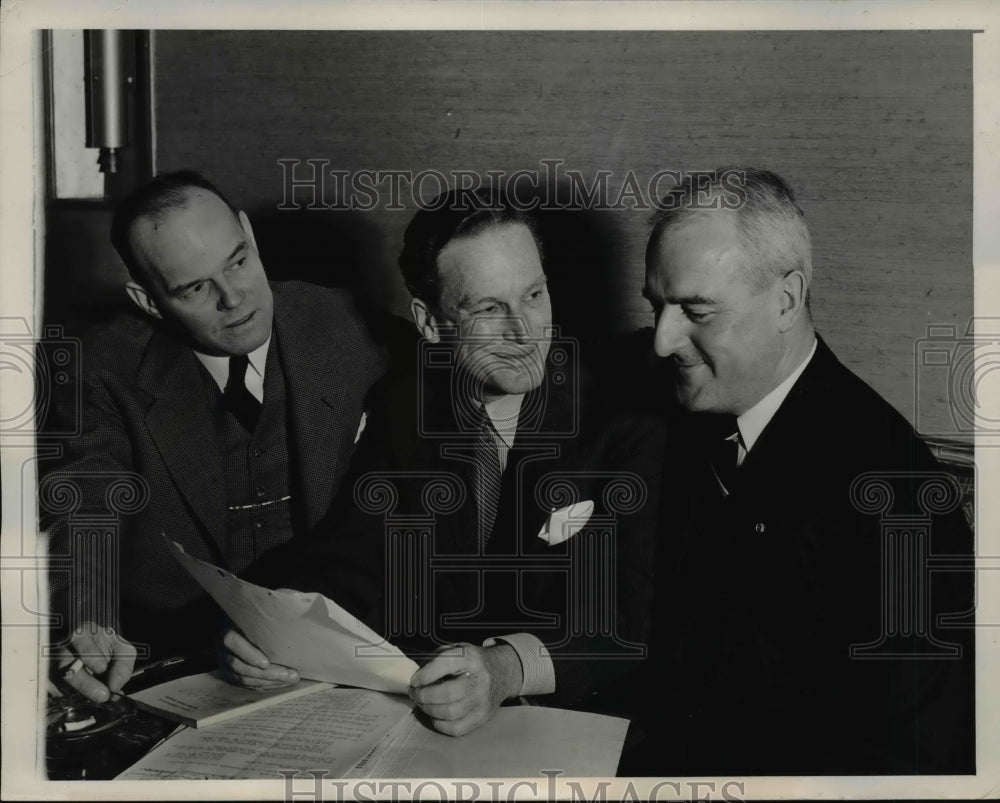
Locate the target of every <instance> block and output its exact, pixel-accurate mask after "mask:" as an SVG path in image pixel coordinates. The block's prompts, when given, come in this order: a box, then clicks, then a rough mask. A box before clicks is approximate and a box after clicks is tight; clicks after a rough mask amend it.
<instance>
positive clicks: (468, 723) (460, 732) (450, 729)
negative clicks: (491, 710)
mask: <svg viewBox="0 0 1000 803" xmlns="http://www.w3.org/2000/svg"><path fill="white" fill-rule="evenodd" d="M484 721H485V720H479V719H477V718H476V717H475V716H467V717H463V718H462V719H432V720H431V724H432V725H433V726H434V730H436V731H438V732H439V733H443V734H444V735H445V736H465V734H467V733H471V732H472V731H474V730H475V729H476V728H478V727H479V726H480V725H482V724H483V722H484Z"/></svg>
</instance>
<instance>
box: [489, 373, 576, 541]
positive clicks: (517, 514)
mask: <svg viewBox="0 0 1000 803" xmlns="http://www.w3.org/2000/svg"><path fill="white" fill-rule="evenodd" d="M571 414H572V411H571V410H570V409H568V405H567V404H566V398H565V394H560V393H558V392H556V390H555V387H554V386H553V385H551V384H550V383H549V382H548V378H546V383H545V384H543V385H542V386H540V387H538V388H535V389H534V390H532V391H531V392H530V393H528V394H526V395H525V397H524V401H523V402H522V404H521V414H520V415H519V416H518V420H517V431H516V432H515V434H514V442H513V443H512V444H511V448H510V451H509V452H508V453H507V467H506V470H505V471H504V474H503V485H502V487H501V491H500V505H499V512H498V514H497V521H496V526H495V527H494V530H493V537H492V538H491V539H490V544H489V551H490V552H491V553H504V554H510V553H517V554H530V553H533V552H539V551H541V544H542V543H543V542H542V541H540V540H539V539H538V538H536V536H537V535H538V532H539V530H540V529H541V527H542V525H543V524H544V522H545V519H546V514H545V511H543V510H541V509H540V508H539V506H538V504H537V502H536V500H535V489H536V488H537V487H538V482H539V480H540V479H541V477H542V476H543V475H544V474H545V473H546V472H549V471H552V470H553V469H554V468H555V467H556V466H558V465H559V464H560V459H561V458H562V456H563V455H562V451H563V450H564V449H565V448H566V447H567V446H568V445H569V443H570V442H571V441H569V440H568V439H566V438H560V437H555V436H550V433H562V432H566V431H568V428H569V424H570V423H572V422H570V421H569V420H568V416H570V415H571Z"/></svg>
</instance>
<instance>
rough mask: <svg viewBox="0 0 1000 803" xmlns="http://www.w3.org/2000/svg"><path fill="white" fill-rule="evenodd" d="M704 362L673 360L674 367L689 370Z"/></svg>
mask: <svg viewBox="0 0 1000 803" xmlns="http://www.w3.org/2000/svg"><path fill="white" fill-rule="evenodd" d="M704 364H705V363H704V362H677V361H676V360H675V361H674V368H676V369H677V370H679V371H690V370H691V369H692V368H697V367H698V366H699V365H704Z"/></svg>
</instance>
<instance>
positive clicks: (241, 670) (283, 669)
mask: <svg viewBox="0 0 1000 803" xmlns="http://www.w3.org/2000/svg"><path fill="white" fill-rule="evenodd" d="M227 666H228V668H229V669H230V671H231V672H232V673H233V674H234V675H236V676H237V677H238V678H239V679H240V680H253V681H255V683H254V684H253V685H259V684H258V683H256V681H264V682H267V683H281V684H289V685H290V684H293V683H298V682H299V673H298V672H296V671H295V670H294V669H290V668H289V667H287V666H282V665H281V664H271V665H270V666H269V667H268V668H267V669H258V668H257V667H256V666H251V665H250V664H248V663H246V662H245V661H242V660H240V659H239V658H237V657H236V656H235V655H233V654H232V653H230V654H229V655H228V660H227Z"/></svg>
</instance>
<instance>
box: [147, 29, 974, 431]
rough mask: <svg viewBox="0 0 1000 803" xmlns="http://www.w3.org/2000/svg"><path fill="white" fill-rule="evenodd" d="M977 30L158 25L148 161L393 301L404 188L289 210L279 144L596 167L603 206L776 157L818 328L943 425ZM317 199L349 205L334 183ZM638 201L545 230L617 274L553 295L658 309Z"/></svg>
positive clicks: (616, 312)
mask: <svg viewBox="0 0 1000 803" xmlns="http://www.w3.org/2000/svg"><path fill="white" fill-rule="evenodd" d="M971 48H972V34H971V33H969V32H961V31H939V32H781V33H769V32H721V33H701V32H698V33H686V32H648V31H647V32H627V31H625V32H545V33H539V32H274V31H258V32H199V31H165V32H158V33H157V34H156V37H155V52H156V63H155V68H156V69H155V76H156V78H155V92H156V114H157V160H158V169H159V170H161V171H162V170H169V169H174V168H179V167H194V168H198V169H201V170H203V171H204V172H206V173H207V174H208V175H209V176H211V177H212V178H213V179H215V180H216V181H217V182H218V183H219V184H220V185H221V186H222V187H223V188H224V189H226V190H227V191H229V192H230V193H231V194H232V196H233V198H234V199H235V200H236V201H237V202H238V203H239V204H240V205H242V206H243V207H245V208H246V209H247V211H248V212H249V213H250V214H251V218H252V220H253V221H254V223H255V225H256V226H257V229H258V230H259V234H260V237H259V239H260V240H261V247H262V251H263V253H264V256H265V259H266V264H267V265H268V267H269V269H270V270H272V272H275V273H280V274H283V275H288V274H291V273H295V272H303V271H304V272H307V273H309V274H310V275H312V276H314V277H315V278H318V279H319V280H321V281H330V282H338V283H343V282H356V283H357V285H358V286H359V288H360V289H362V290H363V291H365V292H366V293H368V294H369V295H372V296H374V297H376V298H377V299H379V300H381V301H382V302H383V303H384V304H385V305H387V306H388V307H390V308H391V309H393V310H395V311H397V312H403V311H404V310H405V308H406V295H405V291H404V290H403V288H402V284H401V282H400V281H399V280H398V277H397V276H396V270H395V259H396V255H397V254H398V252H399V247H400V243H401V238H402V232H403V229H404V227H405V225H406V223H407V221H408V220H409V218H410V215H411V214H412V212H413V210H414V209H415V202H414V200H413V197H412V192H411V187H410V186H409V185H408V184H406V183H405V182H404V183H403V185H402V190H403V192H402V195H401V200H402V203H403V206H404V207H405V208H404V209H402V210H393V209H388V208H386V207H387V206H388V205H389V201H390V199H389V197H388V193H387V192H384V193H383V195H382V196H380V198H379V202H378V204H377V206H376V208H374V209H373V210H371V211H358V210H351V209H348V208H338V209H334V210H322V211H312V212H309V211H305V210H300V211H281V210H279V209H278V206H279V205H280V204H281V202H282V199H283V195H284V193H285V190H286V187H285V172H284V170H285V169H284V168H282V167H281V165H280V163H279V160H281V159H298V160H303V162H304V160H306V159H310V158H312V159H325V160H328V161H329V163H330V167H331V168H336V169H340V170H345V171H349V172H350V173H356V172H357V171H361V170H404V171H411V172H412V173H414V174H416V173H418V172H420V171H421V170H425V169H433V170H437V171H440V172H442V173H444V174H447V173H448V172H449V171H455V170H471V171H477V172H480V173H483V172H485V171H487V170H502V171H507V173H508V174H510V173H511V172H513V171H515V170H518V169H523V168H526V169H534V170H539V169H540V162H541V160H543V159H556V160H561V161H562V166H561V169H562V170H567V169H570V170H578V171H580V172H581V175H582V176H583V177H584V178H585V179H586V180H587V181H588V182H590V181H592V180H593V178H594V177H595V176H596V175H597V171H600V170H607V171H610V174H611V176H610V178H609V181H608V184H609V196H610V200H612V201H613V200H615V198H616V197H617V195H618V192H619V190H620V189H621V188H622V187H623V186H624V185H625V184H626V182H627V177H628V175H629V174H630V172H631V174H632V175H634V176H635V178H636V182H637V183H636V186H637V187H638V188H639V189H640V191H641V193H640V195H643V194H645V193H646V190H647V185H648V182H649V181H650V179H651V178H652V177H653V176H654V175H655V174H656V172H657V171H659V170H686V169H707V168H712V167H716V166H719V165H724V164H750V165H757V166H764V167H768V168H771V169H773V170H776V171H777V172H779V173H781V174H782V175H784V176H785V177H786V178H787V179H788V180H789V181H790V182H791V184H792V185H793V186H794V187H796V188H797V189H798V191H799V193H800V196H801V201H802V206H803V208H804V209H805V211H806V214H807V217H808V219H809V221H810V225H811V228H812V232H813V237H814V244H815V264H816V278H815V282H814V287H813V312H814V317H815V319H816V322H817V326H818V328H819V330H820V331H821V332H822V333H823V334H824V335H825V337H826V338H827V340H828V341H829V342H830V343H831V345H832V346H833V348H834V349H835V350H836V351H837V353H838V354H839V355H840V356H841V358H842V359H843V360H844V361H845V362H847V364H848V365H850V366H851V367H852V368H854V369H855V370H856V371H857V372H858V373H859V374H861V375H862V376H863V377H864V378H865V379H866V380H867V381H869V382H870V383H871V384H872V385H873V386H874V387H875V388H876V389H877V390H879V391H880V392H881V393H882V394H883V395H884V396H886V397H887V398H888V399H889V400H890V401H891V402H892V403H893V404H894V405H895V406H896V407H897V408H898V409H900V410H901V411H902V412H903V413H904V414H906V415H907V416H908V417H909V418H910V419H911V420H918V419H919V421H918V423H920V424H921V427H922V429H924V431H925V432H949V431H950V430H951V429H953V425H952V424H951V423H950V417H949V414H948V411H947V398H946V391H945V390H944V389H943V387H942V388H938V387H933V388H925V389H922V391H921V396H920V399H919V402H915V401H914V387H915V381H916V379H917V374H918V372H917V368H916V365H915V357H914V354H915V343H916V342H917V341H918V340H919V339H920V338H921V337H923V336H924V333H925V330H926V326H927V325H928V324H954V325H956V326H958V327H959V330H960V331H961V330H964V327H965V325H966V323H967V321H968V320H969V318H970V317H971V315H972V216H971V213H972V61H971V58H972V50H971ZM307 173H308V168H307V166H306V165H305V164H304V163H303V164H302V165H301V166H300V168H299V172H298V174H297V175H298V176H299V177H302V176H305V175H307ZM559 186H560V188H561V190H562V191H563V192H565V191H566V189H567V188H568V185H567V183H566V181H565V180H564V179H563V180H562V182H561V184H560V185H559ZM661 186H666V184H663V185H661ZM380 188H381V189H382V190H383V191H387V190H388V182H386V183H383V184H382V185H380ZM435 189H436V184H435V182H434V181H433V180H428V181H427V182H425V184H424V186H423V190H424V193H425V195H426V196H427V197H429V196H430V195H432V194H433V191H434V190H435ZM296 198H297V200H298V201H300V202H303V203H304V202H306V201H307V197H306V194H303V193H302V192H301V191H299V194H298V195H297V196H296ZM325 200H326V201H328V202H330V203H331V204H333V205H335V206H336V205H342V202H343V201H344V199H343V198H342V197H338V196H337V194H336V193H335V192H334V191H333V184H332V182H328V186H327V194H326V197H325ZM362 200H363V199H362ZM635 200H638V201H642V200H648V199H645V198H642V197H640V198H638V199H635V198H633V199H632V201H635ZM632 201H629V202H628V203H627V204H626V207H625V208H621V209H608V210H597V209H591V210H583V211H578V212H574V213H566V214H564V215H562V216H561V217H560V216H556V218H557V220H556V223H555V224H554V225H553V226H552V227H551V229H550V230H551V232H554V233H555V234H556V235H557V238H556V240H555V241H554V242H552V243H550V245H549V246H548V248H549V254H548V256H549V257H550V259H551V260H552V261H554V262H555V263H556V266H557V267H558V269H559V270H560V271H561V275H562V276H567V275H568V276H571V277H572V276H573V272H574V271H575V272H576V273H577V274H578V275H579V276H580V277H585V278H586V279H587V282H586V284H587V286H588V287H589V288H601V289H607V290H608V292H605V293H601V294H600V299H599V301H600V303H597V304H593V303H590V302H588V301H587V300H585V299H582V298H581V299H579V303H577V299H575V298H574V299H573V303H572V304H565V303H564V304H563V309H564V312H566V313H571V312H574V311H576V313H577V315H576V317H577V321H576V323H577V325H580V324H581V322H582V321H585V320H586V319H587V318H588V317H589V318H590V320H591V322H592V324H593V325H594V327H596V328H609V329H611V330H614V331H626V330H629V329H633V328H636V327H638V326H640V325H647V324H649V323H650V322H651V316H650V314H649V312H648V310H647V308H646V305H645V302H644V301H643V300H642V299H641V298H640V297H639V288H640V286H641V281H642V271H643V264H642V261H643V250H644V246H645V239H646V226H647V220H648V214H649V213H648V211H646V210H644V209H638V208H631V206H634V205H635V204H634V203H633V202H632ZM588 304H589V305H588ZM581 311H584V312H585V314H584V312H581Z"/></svg>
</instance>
